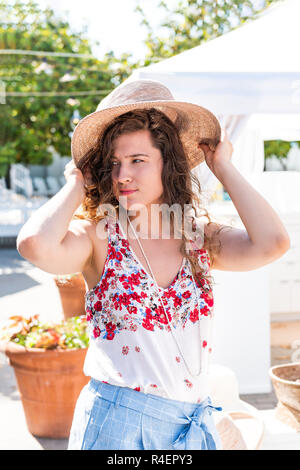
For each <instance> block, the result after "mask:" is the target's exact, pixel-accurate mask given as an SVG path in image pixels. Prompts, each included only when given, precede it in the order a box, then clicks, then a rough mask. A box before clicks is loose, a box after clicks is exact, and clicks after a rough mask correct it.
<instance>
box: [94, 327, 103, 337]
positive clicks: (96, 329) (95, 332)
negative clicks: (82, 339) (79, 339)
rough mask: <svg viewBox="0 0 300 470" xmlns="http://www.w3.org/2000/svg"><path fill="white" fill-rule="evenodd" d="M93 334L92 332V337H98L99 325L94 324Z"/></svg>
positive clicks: (99, 332)
mask: <svg viewBox="0 0 300 470" xmlns="http://www.w3.org/2000/svg"><path fill="white" fill-rule="evenodd" d="M93 334H94V338H98V337H99V336H100V334H101V330H100V328H99V326H95V328H94V330H93Z"/></svg>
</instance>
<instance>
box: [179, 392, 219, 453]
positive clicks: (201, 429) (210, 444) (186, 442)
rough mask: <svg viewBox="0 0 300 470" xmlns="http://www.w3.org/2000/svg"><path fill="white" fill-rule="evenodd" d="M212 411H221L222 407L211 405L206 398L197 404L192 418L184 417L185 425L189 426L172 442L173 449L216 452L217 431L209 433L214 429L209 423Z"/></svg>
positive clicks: (217, 443) (217, 442) (217, 444)
mask: <svg viewBox="0 0 300 470" xmlns="http://www.w3.org/2000/svg"><path fill="white" fill-rule="evenodd" d="M213 411H222V407H221V406H213V405H211V400H210V398H209V397H208V398H206V399H205V400H204V401H203V402H202V403H200V404H199V406H198V407H197V408H196V410H195V411H194V413H193V415H192V416H186V423H187V424H189V426H187V427H186V429H185V430H184V431H183V432H182V433H181V434H180V435H179V436H178V437H177V439H176V440H175V441H174V442H173V446H172V447H173V449H176V450H186V449H195V450H217V447H219V444H220V437H219V435H218V433H217V430H216V432H213V431H212V433H211V432H210V431H209V429H214V428H215V426H214V424H213V426H211V422H210V420H212V418H211V414H212V412H213Z"/></svg>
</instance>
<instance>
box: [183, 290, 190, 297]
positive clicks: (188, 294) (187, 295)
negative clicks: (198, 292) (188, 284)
mask: <svg viewBox="0 0 300 470" xmlns="http://www.w3.org/2000/svg"><path fill="white" fill-rule="evenodd" d="M182 297H183V298H184V299H188V298H189V297H191V293H190V291H189V290H187V291H185V292H184V293H183V294H182Z"/></svg>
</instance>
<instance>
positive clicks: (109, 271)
mask: <svg viewBox="0 0 300 470" xmlns="http://www.w3.org/2000/svg"><path fill="white" fill-rule="evenodd" d="M114 276H115V270H114V269H111V268H108V269H107V271H106V277H108V278H109V277H114Z"/></svg>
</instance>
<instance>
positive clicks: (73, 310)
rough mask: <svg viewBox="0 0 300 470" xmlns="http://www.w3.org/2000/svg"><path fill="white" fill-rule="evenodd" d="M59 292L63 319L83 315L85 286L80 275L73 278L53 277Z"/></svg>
mask: <svg viewBox="0 0 300 470" xmlns="http://www.w3.org/2000/svg"><path fill="white" fill-rule="evenodd" d="M54 281H55V284H56V286H57V288H58V290H59V295H60V299H61V304H62V313H63V316H64V318H65V319H67V318H70V317H77V316H80V315H84V314H85V293H86V286H85V282H84V278H83V276H82V274H81V273H80V274H77V275H76V276H73V277H70V278H68V277H66V278H63V277H54Z"/></svg>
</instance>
